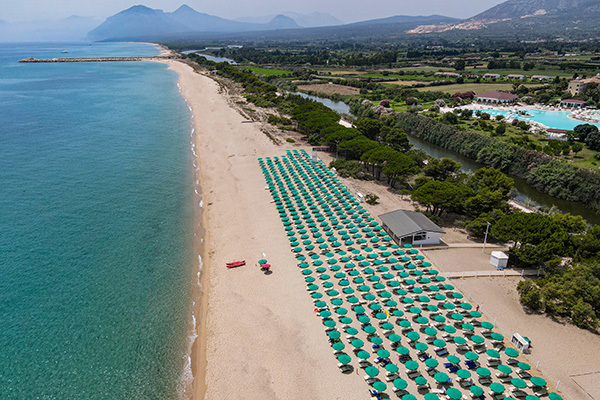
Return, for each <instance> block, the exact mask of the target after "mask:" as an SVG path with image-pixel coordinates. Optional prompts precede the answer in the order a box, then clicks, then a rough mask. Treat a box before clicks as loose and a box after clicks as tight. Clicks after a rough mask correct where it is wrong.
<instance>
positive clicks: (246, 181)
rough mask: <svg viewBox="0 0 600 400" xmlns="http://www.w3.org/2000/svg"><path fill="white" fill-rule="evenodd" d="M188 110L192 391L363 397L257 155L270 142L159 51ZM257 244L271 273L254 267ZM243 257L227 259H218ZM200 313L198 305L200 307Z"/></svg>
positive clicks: (280, 149)
mask: <svg viewBox="0 0 600 400" xmlns="http://www.w3.org/2000/svg"><path fill="white" fill-rule="evenodd" d="M165 63H167V64H168V65H169V68H170V69H172V70H174V71H176V72H177V73H178V74H179V84H180V87H181V89H182V94H183V96H184V97H185V98H186V99H187V101H188V103H189V105H190V107H191V108H192V112H193V114H194V124H195V130H196V135H197V136H196V153H197V155H198V166H199V180H200V185H201V187H202V197H203V204H204V209H203V214H204V216H203V223H204V227H205V229H206V232H207V235H206V236H205V238H204V254H203V256H202V259H203V271H202V284H203V287H204V290H203V297H202V299H201V300H200V299H195V302H196V305H201V304H205V305H206V307H205V308H204V309H203V310H202V312H201V313H200V314H198V315H200V317H199V318H198V321H197V330H198V339H197V340H196V342H195V343H194V347H193V352H192V370H193V374H194V383H193V394H192V396H191V397H192V398H193V399H202V398H206V399H222V398H227V399H238V398H240V399H241V398H244V399H264V398H290V399H291V398H314V399H320V398H323V399H325V398H340V397H341V398H346V399H358V398H364V397H365V386H364V382H363V381H362V378H361V377H360V376H358V375H353V376H349V377H346V378H347V379H340V373H339V370H338V368H337V367H336V362H335V360H334V359H332V357H333V356H332V354H331V349H330V347H329V345H328V343H327V341H325V340H323V337H322V335H323V329H322V325H321V322H320V320H319V319H318V318H315V316H314V313H313V311H312V310H313V308H314V306H313V304H312V302H311V301H310V297H309V296H307V295H306V291H305V283H304V281H303V279H302V277H301V276H300V275H299V274H298V273H297V270H296V269H295V268H289V267H290V266H293V265H295V264H296V260H295V258H294V256H293V254H292V253H291V252H290V251H289V244H288V242H287V240H286V236H285V233H284V231H283V227H282V226H281V223H280V220H279V217H278V215H277V212H276V209H275V207H273V206H272V204H271V198H270V194H269V192H268V191H266V190H264V186H265V183H264V178H263V176H262V173H261V170H260V168H259V165H258V162H257V158H258V157H261V156H276V155H280V154H282V153H284V152H285V150H286V149H288V148H299V146H292V145H291V144H286V143H285V142H284V141H281V142H282V143H283V144H281V145H278V144H276V141H274V140H273V139H272V138H271V137H269V136H268V135H266V134H265V133H264V132H263V131H261V129H260V125H259V124H258V123H246V122H248V121H249V120H248V119H247V118H246V117H245V116H244V115H243V110H241V109H237V108H236V107H235V104H234V102H235V101H232V100H229V99H228V96H224V92H225V91H226V90H227V88H225V87H223V86H219V84H218V83H217V82H215V81H214V80H213V79H211V78H210V77H208V76H205V75H201V74H198V73H196V72H194V71H193V69H192V68H191V67H190V66H188V65H186V64H184V63H181V62H177V61H166V62H165ZM262 253H265V254H266V256H267V259H268V260H269V262H270V263H271V264H272V265H273V270H274V272H273V274H271V275H264V274H262V273H261V272H260V271H259V269H258V268H257V267H256V262H257V260H258V259H260V258H262ZM240 259H245V260H246V266H244V267H240V268H236V269H227V268H225V263H226V262H229V261H233V260H240ZM204 313H205V314H204Z"/></svg>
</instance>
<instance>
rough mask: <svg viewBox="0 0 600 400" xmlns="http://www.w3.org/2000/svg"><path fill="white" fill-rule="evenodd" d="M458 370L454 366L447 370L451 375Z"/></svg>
mask: <svg viewBox="0 0 600 400" xmlns="http://www.w3.org/2000/svg"><path fill="white" fill-rule="evenodd" d="M458 370H459V368H458V367H457V366H454V367H450V368H448V371H450V372H452V373H454V372H456V371H458Z"/></svg>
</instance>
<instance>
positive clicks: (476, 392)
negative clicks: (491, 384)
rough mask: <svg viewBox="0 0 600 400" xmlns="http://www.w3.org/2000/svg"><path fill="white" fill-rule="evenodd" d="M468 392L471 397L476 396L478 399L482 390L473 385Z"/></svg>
mask: <svg viewBox="0 0 600 400" xmlns="http://www.w3.org/2000/svg"><path fill="white" fill-rule="evenodd" d="M469 391H470V392H471V393H472V394H473V396H477V397H479V396H481V395H482V394H483V389H482V388H480V387H479V386H475V385H472V386H471V387H470V388H469Z"/></svg>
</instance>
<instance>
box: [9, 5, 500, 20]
mask: <svg viewBox="0 0 600 400" xmlns="http://www.w3.org/2000/svg"><path fill="white" fill-rule="evenodd" d="M502 1H503V0H419V1H413V0H410V1H406V0H379V1H365V0H300V1H299V0H295V1H290V0H260V1H257V0H254V1H252V0H250V1H248V0H221V1H215V0H143V1H142V0H138V1H127V0H98V1H85V0H1V1H0V19H3V20H6V21H19V20H36V19H37V20H40V19H44V20H45V19H54V18H64V17H68V16H70V15H81V16H100V17H108V16H111V15H113V14H115V13H117V12H119V11H121V10H124V9H126V8H129V7H131V6H133V5H136V4H144V5H146V6H148V7H152V8H160V9H163V10H164V11H173V10H175V9H176V8H177V7H179V6H180V5H181V4H184V3H187V4H188V5H189V6H191V7H192V8H194V9H195V10H196V11H199V12H204V13H208V14H213V15H217V16H220V17H223V18H238V17H245V16H262V15H272V14H277V13H279V12H284V11H296V12H300V13H309V12H313V11H320V12H328V13H330V14H332V15H334V16H335V17H337V18H339V19H341V20H342V21H344V22H354V21H361V20H366V19H372V18H381V17H389V16H392V15H430V14H442V15H447V16H451V17H461V18H465V17H471V16H473V15H475V14H477V13H479V12H481V11H484V10H486V9H487V8H489V7H491V6H494V5H496V4H499V3H501V2H502Z"/></svg>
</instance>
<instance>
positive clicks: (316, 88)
mask: <svg viewBox="0 0 600 400" xmlns="http://www.w3.org/2000/svg"><path fill="white" fill-rule="evenodd" d="M298 90H304V91H313V92H318V93H324V94H327V95H331V94H340V95H342V96H347V95H354V94H358V93H359V92H360V89H358V88H355V87H351V86H344V85H336V84H334V83H328V84H327V83H325V84H320V85H299V86H298Z"/></svg>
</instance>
